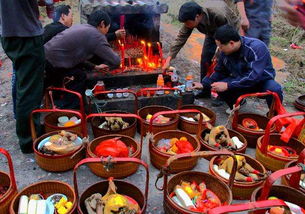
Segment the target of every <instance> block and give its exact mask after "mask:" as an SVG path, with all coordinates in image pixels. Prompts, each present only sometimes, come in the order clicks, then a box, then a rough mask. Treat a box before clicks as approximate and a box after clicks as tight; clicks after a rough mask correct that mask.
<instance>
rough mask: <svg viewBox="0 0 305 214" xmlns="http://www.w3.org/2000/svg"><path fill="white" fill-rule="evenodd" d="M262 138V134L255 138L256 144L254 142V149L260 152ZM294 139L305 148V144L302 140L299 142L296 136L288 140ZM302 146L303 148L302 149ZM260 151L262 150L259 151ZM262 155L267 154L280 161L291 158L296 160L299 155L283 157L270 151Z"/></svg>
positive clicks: (273, 134) (290, 159) (274, 134)
mask: <svg viewBox="0 0 305 214" xmlns="http://www.w3.org/2000/svg"><path fill="white" fill-rule="evenodd" d="M270 136H281V135H280V134H278V133H270ZM263 138H264V135H262V136H260V137H259V138H258V139H257V144H256V150H259V151H260V152H261V146H262V143H261V142H262V140H263ZM292 139H293V140H295V141H297V142H299V144H300V145H302V146H303V147H304V148H305V145H304V144H303V143H302V142H300V141H299V140H298V139H296V138H294V137H292V138H290V140H292ZM290 145H294V144H290ZM304 148H303V149H304ZM261 153H262V152H261ZM262 154H263V153H262ZM263 155H267V156H269V157H271V158H275V159H277V160H282V161H293V160H297V159H298V157H299V155H297V156H295V157H283V156H280V155H276V154H274V153H272V152H269V151H267V154H263Z"/></svg>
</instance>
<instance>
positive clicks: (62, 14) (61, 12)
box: [53, 4, 73, 27]
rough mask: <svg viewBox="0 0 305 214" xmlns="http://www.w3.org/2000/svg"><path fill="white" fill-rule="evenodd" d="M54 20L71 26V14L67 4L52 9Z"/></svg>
mask: <svg viewBox="0 0 305 214" xmlns="http://www.w3.org/2000/svg"><path fill="white" fill-rule="evenodd" d="M53 21H54V22H60V23H62V24H63V25H65V26H67V27H71V26H72V23H73V14H72V10H71V7H70V6H69V5H64V4H63V5H59V6H57V7H56V8H55V11H54V18H53Z"/></svg>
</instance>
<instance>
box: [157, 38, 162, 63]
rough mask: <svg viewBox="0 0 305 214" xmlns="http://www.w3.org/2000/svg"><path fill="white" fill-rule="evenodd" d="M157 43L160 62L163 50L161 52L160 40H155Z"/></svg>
mask: <svg viewBox="0 0 305 214" xmlns="http://www.w3.org/2000/svg"><path fill="white" fill-rule="evenodd" d="M157 45H158V50H159V55H160V58H161V62H162V59H163V52H162V48H161V44H160V42H157Z"/></svg>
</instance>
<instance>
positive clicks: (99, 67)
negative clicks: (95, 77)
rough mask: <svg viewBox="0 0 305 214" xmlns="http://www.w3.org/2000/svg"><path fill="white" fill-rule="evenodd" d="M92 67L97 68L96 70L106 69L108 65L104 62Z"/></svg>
mask: <svg viewBox="0 0 305 214" xmlns="http://www.w3.org/2000/svg"><path fill="white" fill-rule="evenodd" d="M94 69H95V70H97V71H100V70H104V71H105V70H106V71H108V70H109V66H108V65H105V64H100V65H96V66H94Z"/></svg>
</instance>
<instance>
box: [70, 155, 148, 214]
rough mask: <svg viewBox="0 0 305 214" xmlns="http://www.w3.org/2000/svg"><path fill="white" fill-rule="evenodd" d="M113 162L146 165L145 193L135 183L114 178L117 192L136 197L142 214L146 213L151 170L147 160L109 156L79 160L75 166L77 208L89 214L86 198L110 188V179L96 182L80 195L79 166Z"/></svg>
mask: <svg viewBox="0 0 305 214" xmlns="http://www.w3.org/2000/svg"><path fill="white" fill-rule="evenodd" d="M101 161H102V162H108V161H110V162H112V164H115V165H117V164H124V163H125V162H128V163H132V164H138V165H139V164H140V165H142V166H144V168H145V170H146V181H144V183H145V190H144V193H143V192H142V191H141V190H140V189H139V188H138V187H137V186H135V185H134V184H131V183H129V182H126V181H122V180H114V183H115V185H116V187H117V192H118V193H119V194H122V195H126V196H129V197H131V198H132V199H134V200H135V201H136V202H137V203H138V204H139V206H140V208H141V212H140V213H141V214H142V213H145V211H146V207H147V196H148V186H149V185H148V184H149V171H148V166H147V164H146V163H145V162H143V161H141V160H139V159H136V158H114V159H111V160H109V159H107V158H102V159H100V158H86V159H84V160H82V161H81V162H79V163H78V164H77V165H76V166H75V168H74V174H73V183H74V189H75V192H76V196H77V199H78V200H77V201H78V204H77V210H78V213H79V214H87V210H86V207H85V200H86V198H88V197H90V196H91V195H92V194H95V193H100V194H102V195H104V194H105V193H106V192H107V189H108V183H109V182H108V181H100V182H98V183H96V184H93V185H92V186H90V187H88V188H87V189H86V190H85V191H84V192H83V193H82V194H81V195H80V196H79V195H78V184H77V175H76V173H77V169H78V167H79V166H81V165H82V164H85V163H88V164H95V163H99V162H101Z"/></svg>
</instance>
